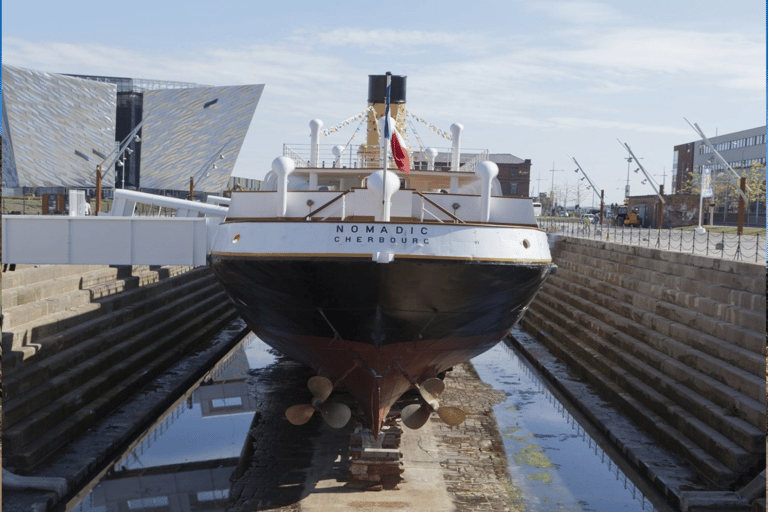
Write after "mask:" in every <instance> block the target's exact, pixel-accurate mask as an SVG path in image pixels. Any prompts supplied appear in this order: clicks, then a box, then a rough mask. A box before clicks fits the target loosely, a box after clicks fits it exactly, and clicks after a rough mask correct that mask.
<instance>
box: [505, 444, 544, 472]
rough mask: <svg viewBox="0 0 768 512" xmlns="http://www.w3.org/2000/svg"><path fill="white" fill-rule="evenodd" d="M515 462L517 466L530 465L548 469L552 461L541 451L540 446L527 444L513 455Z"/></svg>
mask: <svg viewBox="0 0 768 512" xmlns="http://www.w3.org/2000/svg"><path fill="white" fill-rule="evenodd" d="M514 459H515V462H516V463H517V464H518V465H519V466H523V465H525V466H531V467H534V468H541V469H549V468H551V467H552V461H550V460H549V457H547V456H546V455H544V453H543V452H542V451H541V446H539V445H537V444H529V445H528V446H526V447H525V448H523V449H522V450H520V451H519V452H517V453H516V454H515V455H514Z"/></svg>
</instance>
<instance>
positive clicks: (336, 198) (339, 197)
mask: <svg viewBox="0 0 768 512" xmlns="http://www.w3.org/2000/svg"><path fill="white" fill-rule="evenodd" d="M350 192H352V190H345V191H344V192H342V193H341V194H339V195H338V196H336V197H334V198H333V199H331V200H330V201H328V202H327V203H325V204H324V205H322V206H321V207H319V208H318V209H316V210H314V211H312V212H309V213H308V214H307V217H306V219H307V220H309V219H311V218H312V217H313V216H314V215H315V214H317V212H319V211H320V210H322V209H323V208H325V207H327V206H330V205H331V204H333V203H335V202H336V201H338V200H339V199H341V198H342V197H344V196H345V195H347V194H349V193H350Z"/></svg>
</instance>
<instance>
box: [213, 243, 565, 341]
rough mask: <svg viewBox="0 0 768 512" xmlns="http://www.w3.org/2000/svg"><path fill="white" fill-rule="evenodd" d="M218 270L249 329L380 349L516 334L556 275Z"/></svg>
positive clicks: (484, 266)
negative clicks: (536, 296) (543, 287)
mask: <svg viewBox="0 0 768 512" xmlns="http://www.w3.org/2000/svg"><path fill="white" fill-rule="evenodd" d="M212 264H213V270H214V272H215V273H216V275H217V276H218V278H219V279H220V280H221V282H222V283H223V285H224V287H225V288H226V290H227V292H228V293H229V295H230V297H231V298H232V300H233V301H234V303H235V305H236V307H237V308H238V309H239V310H240V312H241V314H242V315H243V317H244V319H245V320H246V322H247V323H248V324H249V325H251V326H258V329H259V331H262V332H267V333H272V334H274V335H275V336H279V337H281V338H282V337H299V336H321V337H331V338H333V337H340V338H342V339H345V340H352V341H356V342H359V343H370V344H373V345H375V346H379V347H380V346H384V345H388V344H392V343H399V342H404V341H414V340H418V339H454V338H464V337H473V336H478V335H483V334H485V333H491V332H498V331H506V330H510V329H512V327H513V326H514V325H515V323H516V322H517V321H518V320H519V319H520V316H521V315H522V313H523V312H524V309H525V307H526V306H527V304H528V303H529V302H530V300H531V299H532V297H533V295H534V294H535V293H536V291H537V290H538V289H539V288H540V286H541V285H542V283H543V281H544V279H545V278H546V276H547V274H548V272H549V267H550V265H549V264H543V265H523V264H489V263H467V262H451V261H422V260H419V261H394V262H392V263H388V264H379V263H375V262H373V261H370V260H368V261H365V260H355V261H349V260H331V259H293V260H264V259H259V258H237V257H230V256H227V257H222V256H217V255H214V256H212ZM265 341H267V342H268V340H265Z"/></svg>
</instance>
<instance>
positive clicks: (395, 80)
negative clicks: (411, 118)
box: [365, 75, 408, 162]
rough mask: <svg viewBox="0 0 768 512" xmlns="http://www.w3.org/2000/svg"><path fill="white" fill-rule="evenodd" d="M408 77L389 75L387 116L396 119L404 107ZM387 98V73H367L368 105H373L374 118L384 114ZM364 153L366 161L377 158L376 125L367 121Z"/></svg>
mask: <svg viewBox="0 0 768 512" xmlns="http://www.w3.org/2000/svg"><path fill="white" fill-rule="evenodd" d="M407 78H408V77H405V76H402V75H391V82H390V92H389V103H390V105H389V117H391V118H393V119H397V115H398V113H399V112H400V109H401V108H405V84H406V79H407ZM386 98H387V75H368V106H369V107H373V110H374V111H375V112H376V119H379V118H381V117H383V116H384V107H385V102H386ZM366 146H367V149H366V155H365V158H366V160H368V161H376V162H378V159H379V149H378V148H379V138H378V130H377V128H376V125H375V124H373V123H371V121H370V119H369V121H368V137H367V139H366Z"/></svg>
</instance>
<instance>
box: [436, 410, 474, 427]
mask: <svg viewBox="0 0 768 512" xmlns="http://www.w3.org/2000/svg"><path fill="white" fill-rule="evenodd" d="M437 415H438V416H440V419H441V420H443V423H445V424H446V425H450V426H452V427H455V426H456V425H461V424H462V423H463V422H464V420H465V419H466V418H467V413H465V412H464V411H462V410H461V409H459V408H458V407H449V406H443V407H440V408H439V409H438V410H437Z"/></svg>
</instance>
